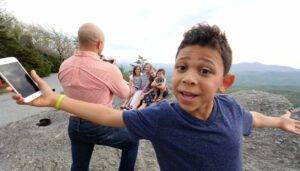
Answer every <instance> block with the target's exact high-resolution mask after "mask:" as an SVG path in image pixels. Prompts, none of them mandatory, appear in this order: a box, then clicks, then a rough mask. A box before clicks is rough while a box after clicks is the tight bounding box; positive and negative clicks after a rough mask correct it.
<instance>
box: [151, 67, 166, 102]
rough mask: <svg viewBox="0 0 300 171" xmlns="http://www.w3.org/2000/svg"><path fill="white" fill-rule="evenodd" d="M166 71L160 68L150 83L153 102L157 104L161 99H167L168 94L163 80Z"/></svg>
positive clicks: (164, 79)
mask: <svg viewBox="0 0 300 171" xmlns="http://www.w3.org/2000/svg"><path fill="white" fill-rule="evenodd" d="M165 73H166V71H165V70H164V69H162V68H160V69H158V70H157V72H156V77H155V79H154V81H153V82H152V83H151V87H153V88H154V89H155V90H154V91H155V97H154V100H153V101H154V102H159V101H161V100H162V99H163V98H165V97H167V95H168V94H169V92H168V88H167V85H166V84H167V80H166V78H165Z"/></svg>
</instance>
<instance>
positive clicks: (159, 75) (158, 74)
mask: <svg viewBox="0 0 300 171" xmlns="http://www.w3.org/2000/svg"><path fill="white" fill-rule="evenodd" d="M156 75H157V77H159V78H163V77H164V73H163V72H162V71H159V72H157V73H156Z"/></svg>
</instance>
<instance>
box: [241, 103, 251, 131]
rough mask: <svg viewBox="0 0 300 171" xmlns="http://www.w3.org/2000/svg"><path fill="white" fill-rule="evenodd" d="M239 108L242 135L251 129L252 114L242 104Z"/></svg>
mask: <svg viewBox="0 0 300 171" xmlns="http://www.w3.org/2000/svg"><path fill="white" fill-rule="evenodd" d="M240 108H241V112H242V123H243V135H244V136H248V135H250V133H251V131H252V129H253V119H252V114H251V113H250V112H249V111H248V110H246V109H245V108H243V107H242V106H240Z"/></svg>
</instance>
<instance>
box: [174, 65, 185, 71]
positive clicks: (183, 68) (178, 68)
mask: <svg viewBox="0 0 300 171" xmlns="http://www.w3.org/2000/svg"><path fill="white" fill-rule="evenodd" d="M175 68H176V70H177V71H179V72H183V71H185V70H186V67H185V66H183V65H177V66H176V67H175Z"/></svg>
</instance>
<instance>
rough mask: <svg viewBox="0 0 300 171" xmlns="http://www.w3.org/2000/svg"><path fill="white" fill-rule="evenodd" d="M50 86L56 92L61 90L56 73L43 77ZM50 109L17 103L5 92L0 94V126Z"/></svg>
mask: <svg viewBox="0 0 300 171" xmlns="http://www.w3.org/2000/svg"><path fill="white" fill-rule="evenodd" d="M44 79H45V80H46V81H47V83H49V85H50V86H51V87H52V88H55V90H56V92H62V87H61V86H60V84H59V82H58V79H57V74H51V75H50V76H48V77H45V78H44ZM47 110H50V109H49V108H37V107H31V106H21V105H17V104H16V103H15V101H13V100H12V99H11V94H9V93H5V94H1V95H0V118H1V119H0V127H2V126H4V125H6V124H8V123H11V122H15V121H18V120H21V119H23V118H25V117H28V116H32V115H36V114H39V113H41V112H43V111H47Z"/></svg>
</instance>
